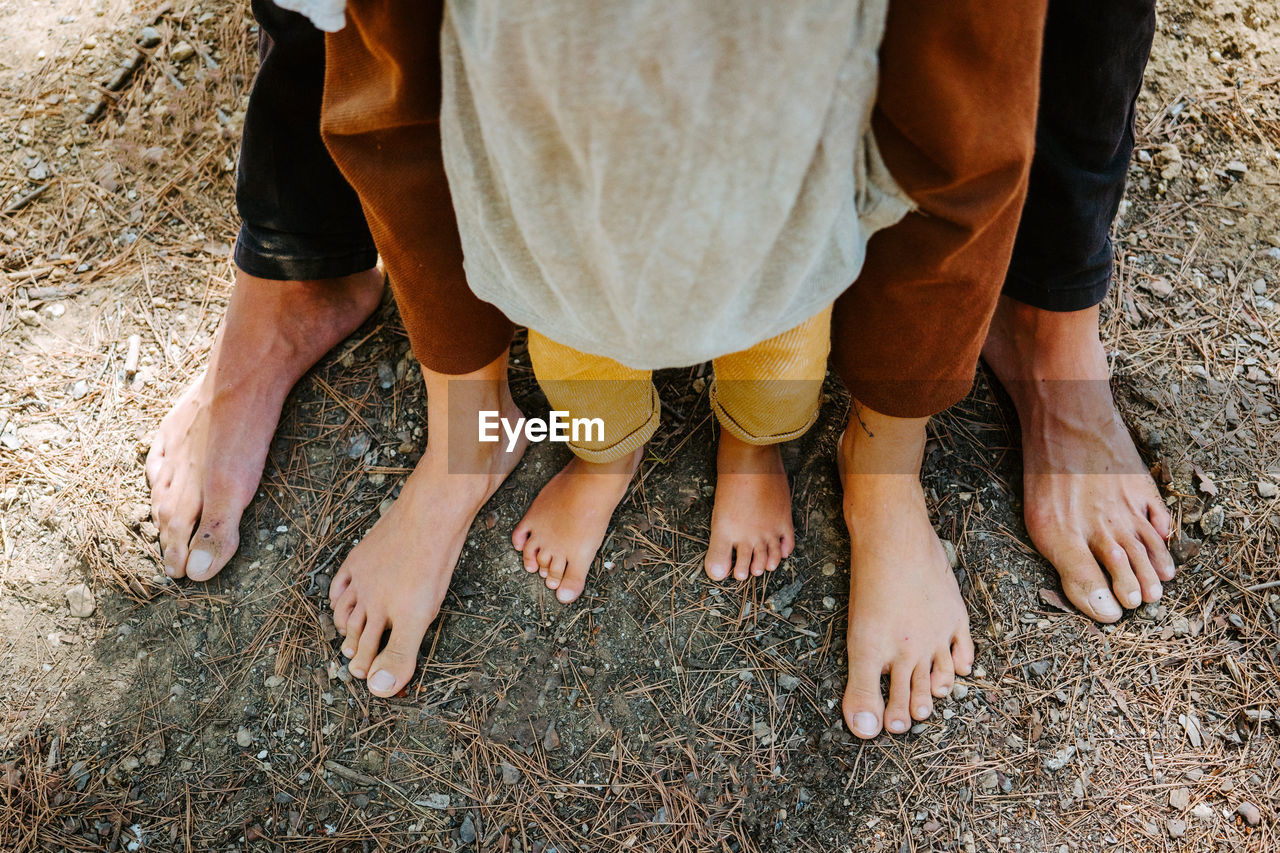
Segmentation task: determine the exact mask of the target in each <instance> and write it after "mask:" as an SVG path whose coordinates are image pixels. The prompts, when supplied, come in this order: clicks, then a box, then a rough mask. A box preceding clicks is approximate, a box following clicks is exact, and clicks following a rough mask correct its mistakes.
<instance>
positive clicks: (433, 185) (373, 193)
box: [321, 0, 524, 696]
mask: <svg viewBox="0 0 1280 853" xmlns="http://www.w3.org/2000/svg"><path fill="white" fill-rule="evenodd" d="M442 7H443V4H442V3H441V2H420V0H395V2H392V0H363V2H350V3H348V23H347V26H346V28H344V29H343V30H342V31H340V32H338V33H335V34H333V35H330V36H329V38H328V40H327V45H326V47H327V53H326V56H327V59H328V69H329V78H328V79H327V80H326V86H325V102H324V109H323V116H322V121H321V124H322V128H323V134H324V139H325V143H326V145H327V146H328V148H329V150H330V152H331V153H332V154H333V157H334V161H335V162H336V163H337V164H338V166H339V168H340V169H341V170H342V173H343V174H344V175H345V176H346V178H347V180H349V181H350V182H351V185H352V186H353V187H355V188H356V190H357V192H358V193H359V195H360V199H361V203H362V205H363V207H364V211H365V216H366V219H367V221H368V222H369V226H370V229H371V231H372V232H373V236H374V240H375V242H376V244H377V246H378V249H379V252H380V253H381V255H382V258H383V263H384V264H385V266H386V269H387V274H388V277H389V278H390V281H391V287H392V290H393V291H394V292H395V295H396V301H397V303H398V305H399V308H400V315H401V317H402V318H403V320H404V324H405V328H406V330H407V331H408V333H409V340H410V343H411V344H412V345H413V350H414V353H415V355H416V356H417V357H418V360H419V362H420V363H421V364H422V368H423V376H424V379H425V382H426V387H427V449H426V451H425V452H424V454H423V457H422V459H421V460H420V461H419V463H418V465H417V467H416V468H415V469H414V472H413V473H412V474H411V475H410V476H409V478H408V480H406V481H405V484H404V488H403V489H402V490H401V492H400V496H399V498H397V499H396V502H395V504H394V505H393V506H392V507H391V509H390V510H389V511H388V512H387V513H386V514H385V515H383V516H382V518H381V519H379V520H378V522H377V523H376V524H375V525H374V527H373V529H372V530H371V531H370V532H369V534H368V535H367V536H366V537H365V538H364V540H363V541H361V542H360V544H359V545H358V546H357V547H356V548H355V549H354V550H353V551H352V552H351V554H350V555H349V556H348V557H347V559H346V561H345V562H344V563H343V564H342V566H341V568H340V569H339V570H338V572H337V574H336V575H335V576H334V579H333V583H332V584H331V585H330V589H329V596H330V599H331V600H332V602H333V607H334V624H335V625H336V626H337V627H338V630H339V631H341V632H342V633H343V634H344V635H345V637H346V642H345V644H344V647H343V648H344V652H345V653H346V654H347V655H348V656H349V657H350V658H351V663H350V670H351V673H352V674H353V675H355V676H356V677H358V678H367V679H368V684H369V689H370V690H371V691H372V692H373V693H374V694H376V695H379V696H391V695H394V694H396V693H397V692H399V691H400V690H401V688H403V687H404V685H405V684H407V683H408V681H409V678H410V677H411V676H412V675H413V670H414V666H415V664H416V662H417V655H418V648H419V646H420V645H421V643H422V638H423V636H424V635H425V633H426V630H427V628H428V627H429V626H430V624H431V622H432V621H433V620H434V619H435V617H436V615H437V614H438V613H439V610H440V605H441V603H442V602H443V600H444V595H445V592H446V591H447V589H448V585H449V580H450V579H451V577H452V575H453V569H454V567H455V565H456V564H457V561H458V557H459V556H460V554H461V552H462V546H463V544H464V543H465V541H466V535H467V532H468V530H469V529H470V526H471V523H472V521H474V519H475V517H476V514H477V513H478V512H479V511H480V508H481V507H482V506H483V505H484V504H485V502H486V501H487V500H488V499H489V497H490V496H491V495H492V494H493V493H494V492H495V491H496V490H497V488H498V486H499V485H500V484H501V483H502V481H503V480H504V479H505V478H506V476H507V474H509V473H510V471H511V470H512V468H514V466H515V464H516V462H517V461H518V459H519V457H520V455H521V454H522V453H523V452H524V444H523V442H522V443H521V444H519V445H518V446H517V447H516V448H514V449H513V451H511V452H506V451H505V445H504V444H503V443H500V442H499V443H483V442H481V441H480V440H479V431H478V419H479V413H480V412H481V411H484V410H490V411H496V412H499V413H500V414H501V416H503V417H506V418H508V419H511V420H515V419H517V418H519V417H520V412H519V410H518V409H517V408H516V405H515V403H514V401H512V399H511V394H510V391H509V389H508V387H507V375H506V364H507V361H506V359H507V347H508V346H509V344H510V340H511V333H512V326H511V324H510V322H508V321H507V319H506V318H505V317H503V316H502V314H501V313H500V312H499V311H498V310H497V309H496V308H494V307H493V306H492V305H489V304H487V303H484V302H481V301H480V300H479V299H477V298H476V297H475V296H474V295H473V294H472V292H471V290H470V289H469V288H468V287H467V284H466V278H465V275H464V273H463V269H462V246H461V243H460V239H459V236H458V231H457V223H456V221H455V219H454V214H453V205H452V202H451V200H450V197H449V188H448V183H447V181H446V178H445V173H444V165H443V160H442V158H441V153H440V125H439V115H440V95H441V90H440V54H439V44H440V22H441V17H442ZM387 631H389V632H390V635H389V637H388V638H387V640H386V641H385V643H384V642H383V635H384V633H386V632H387Z"/></svg>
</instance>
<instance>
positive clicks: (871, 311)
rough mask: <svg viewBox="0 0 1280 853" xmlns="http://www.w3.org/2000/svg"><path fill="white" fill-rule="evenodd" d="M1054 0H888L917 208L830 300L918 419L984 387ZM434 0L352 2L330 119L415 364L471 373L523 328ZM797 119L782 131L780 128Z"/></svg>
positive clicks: (884, 88)
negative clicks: (463, 239)
mask: <svg viewBox="0 0 1280 853" xmlns="http://www.w3.org/2000/svg"><path fill="white" fill-rule="evenodd" d="M1046 2H1047V0H987V2H980V0H955V2H948V3H933V2H929V0H892V2H891V4H890V7H889V20H888V26H887V28H886V31H885V38H884V43H883V45H882V46H881V51H880V55H881V79H880V92H879V101H878V105H877V108H876V113H875V117H874V126H875V131H876V139H877V142H878V144H879V146H880V149H881V152H882V154H883V156H884V158H885V160H886V162H887V163H888V165H889V168H890V170H891V171H892V172H893V175H894V177H895V178H896V179H897V180H898V182H899V184H901V186H902V187H903V189H905V190H906V192H907V193H908V194H909V195H910V196H911V197H912V199H913V200H914V201H915V202H916V204H917V205H918V209H917V210H916V211H915V212H913V213H911V214H908V216H907V217H906V218H905V219H904V220H903V221H902V222H900V223H899V224H897V225H895V226H893V227H892V228H888V229H885V230H884V231H881V232H880V233H878V234H877V235H875V236H874V237H873V238H872V239H871V242H870V244H869V246H868V250H867V259H866V264H865V266H864V267H863V270H862V273H861V275H859V277H858V280H857V281H855V282H853V283H852V286H851V287H850V288H849V290H848V291H846V292H845V293H844V294H843V295H842V296H841V297H840V298H839V299H838V300H837V301H836V304H835V309H834V315H833V321H832V344H833V350H832V363H833V366H834V367H835V369H836V370H837V372H838V373H839V374H840V375H841V377H842V378H843V379H844V381H845V383H846V384H847V385H848V387H849V390H850V392H851V393H852V394H853V395H854V396H855V397H856V398H858V399H859V400H860V401H861V402H862V403H864V404H866V405H867V406H870V407H871V408H872V409H874V410H876V411H878V412H881V413H883V414H886V415H891V416H896V417H923V416H926V415H930V414H934V413H936V412H939V411H941V410H942V409H945V408H946V407H947V406H950V405H951V404H953V403H955V402H956V401H957V400H959V399H960V398H961V397H963V396H964V395H965V393H967V392H968V389H969V387H970V386H971V384H972V382H973V375H974V371H975V369H976V366H977V359H978V353H979V351H980V350H981V347H982V342H983V339H984V338H985V337H986V332H987V327H988V325H989V323H990V320H991V315H992V313H993V311H994V309H995V304H996V300H997V298H998V297H999V295H1000V289H1001V286H1002V284H1003V282H1004V276H1005V271H1006V268H1007V267H1008V262H1009V256H1010V253H1011V252H1012V247H1013V239H1014V236H1015V234H1016V232H1017V226H1018V218H1019V214H1020V212H1021V208H1022V201H1023V199H1024V197H1025V195H1026V187H1027V175H1028V170H1029V168H1030V163H1031V157H1032V153H1033V151H1034V147H1035V120H1036V105H1037V93H1038V85H1039V68H1040V45H1041V38H1042V34H1043V29H1044V21H1045V6H1046ZM442 7H443V3H442V2H439V0H431V2H423V0H349V2H348V5H347V15H348V26H347V27H346V28H345V29H343V30H342V31H340V32H338V33H335V34H332V35H330V36H329V37H328V42H327V57H326V61H327V63H328V66H327V68H328V72H327V73H328V76H327V77H326V81H325V99H324V109H323V115H322V129H323V133H324V138H325V142H326V144H327V145H328V146H329V149H330V151H331V153H332V154H333V157H334V160H335V161H336V162H337V164H338V166H339V168H340V169H341V170H342V172H343V174H344V175H345V176H346V178H347V180H348V181H350V182H351V184H352V186H354V187H355V188H356V191H357V192H358V193H359V194H360V197H361V203H362V204H363V205H364V208H365V215H366V218H367V219H368V221H369V225H370V228H371V230H372V232H373V236H374V240H375V242H376V243H377V246H378V250H379V252H380V253H381V254H382V257H383V262H384V264H385V265H386V267H387V272H388V274H389V276H390V278H391V282H392V287H393V289H394V290H395V294H396V299H397V302H398V303H399V305H400V311H401V315H402V316H403V318H404V321H405V326H406V328H407V329H408V331H409V337H410V341H411V342H412V344H413V347H414V351H415V352H416V353H417V355H418V358H419V360H420V361H421V362H422V363H423V364H424V365H425V366H427V367H428V368H430V369H433V370H437V371H439V372H443V373H463V372H468V371H470V370H474V369H477V368H478V367H480V366H482V365H484V364H487V363H488V362H490V361H492V360H493V359H494V358H497V357H498V356H499V355H500V354H501V353H502V351H503V349H504V348H505V346H506V345H507V342H508V340H509V339H510V335H511V324H510V323H509V321H507V320H506V318H505V317H503V316H502V314H501V313H500V312H499V311H498V310H497V309H496V308H494V307H493V306H491V305H489V304H488V303H485V302H482V301H480V300H479V299H477V298H476V297H475V296H474V295H473V294H472V293H471V291H470V290H469V289H468V288H467V286H466V281H465V276H464V274H463V271H462V251H461V247H460V244H459V238H458V234H457V226H456V224H455V222H454V217H453V210H452V206H451V204H450V201H449V191H448V184H447V181H446V178H445V173H444V165H443V162H442V158H441V154H440V132H439V108H440V54H439V34H440V32H439V31H440V20H441V17H442V14H441V10H442ZM783 130H785V129H783Z"/></svg>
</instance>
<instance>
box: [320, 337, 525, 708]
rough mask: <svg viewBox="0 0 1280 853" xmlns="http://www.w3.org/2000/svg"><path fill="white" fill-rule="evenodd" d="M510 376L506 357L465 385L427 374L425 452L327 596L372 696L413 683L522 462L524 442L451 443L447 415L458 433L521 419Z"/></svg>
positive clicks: (466, 439) (345, 649) (354, 669)
mask: <svg viewBox="0 0 1280 853" xmlns="http://www.w3.org/2000/svg"><path fill="white" fill-rule="evenodd" d="M506 368H507V361H506V357H505V356H504V357H503V358H501V359H499V360H498V361H496V362H494V363H493V364H491V365H489V366H487V367H485V368H483V369H482V370H481V371H478V372H477V373H472V374H468V375H466V376H463V377H446V376H443V375H442V374H438V373H426V372H425V371H424V373H425V374H426V378H427V450H426V452H425V453H424V454H423V456H422V459H421V460H420V461H419V462H418V465H417V467H415V468H414V470H413V473H412V474H410V475H409V479H408V480H406V481H405V484H404V488H403V489H402V490H401V491H400V496H399V497H398V498H397V499H396V501H395V503H394V504H392V505H391V508H390V509H389V510H388V511H387V512H386V514H385V515H383V516H382V518H380V519H378V522H377V523H376V524H375V525H374V526H373V528H372V529H371V530H370V531H369V533H368V534H367V535H366V536H365V537H364V539H363V540H361V542H360V544H359V545H357V546H356V547H355V548H354V549H353V550H352V551H351V553H350V554H349V555H348V556H347V559H346V561H345V562H343V564H342V567H341V568H340V569H338V573H337V574H336V575H335V576H334V578H333V583H332V584H330V586H329V599H330V601H331V602H332V604H333V623H334V626H335V627H336V628H337V629H338V631H339V633H341V634H342V635H343V637H344V638H345V641H344V642H343V645H342V653H343V654H344V655H346V656H347V657H348V658H350V659H351V662H350V664H349V666H348V668H349V669H350V671H351V674H352V675H354V676H355V677H356V678H367V679H368V685H369V691H370V692H371V693H373V694H374V695H375V696H394V695H395V694H397V693H399V692H400V690H401V689H402V688H403V687H404V686H405V685H406V684H407V683H408V682H409V679H410V678H411V677H412V676H413V670H414V667H415V666H416V664H417V661H418V647H419V646H420V645H421V644H422V638H423V637H424V636H425V635H426V632H427V629H428V628H429V627H430V626H431V623H432V622H434V621H435V618H436V616H437V615H438V614H439V612H440V605H441V603H442V602H443V601H444V596H445V593H446V592H447V591H448V589H449V581H450V580H451V579H452V577H453V570H454V568H455V567H456V566H457V563H458V557H459V556H460V555H461V553H462V546H463V544H464V543H465V542H466V539H467V532H468V531H469V530H470V529H471V523H472V522H473V521H474V520H475V517H476V515H477V514H478V513H479V511H480V508H481V507H482V506H484V504H485V503H486V502H487V501H488V500H489V498H490V497H492V496H493V493H494V492H495V491H497V489H498V487H499V486H500V485H501V484H502V482H503V481H504V480H505V479H506V478H507V475H508V474H510V473H511V470H512V469H513V468H514V467H515V465H516V462H518V461H519V459H520V456H521V455H522V454H523V453H524V449H525V445H526V442H524V441H521V442H520V443H519V444H518V445H517V446H516V447H515V448H513V449H512V451H511V452H506V451H505V449H504V448H503V447H502V446H501V445H499V444H480V443H478V442H477V441H476V437H475V435H474V434H471V435H461V436H457V437H456V439H455V440H454V441H452V442H451V439H450V434H449V431H448V424H449V414H453V415H454V417H455V421H454V422H455V423H475V421H476V418H475V417H474V416H473V417H465V416H463V415H461V414H460V412H463V411H464V410H465V411H475V412H477V413H478V412H479V411H480V410H484V409H492V410H494V411H501V412H502V416H503V417H506V418H508V419H510V420H511V421H515V420H517V419H518V418H519V417H520V411H519V409H517V408H516V405H515V403H514V402H513V401H512V400H511V395H510V392H509V391H508V388H507V384H506ZM454 379H460V380H462V381H456V382H455V381H451V380H454ZM451 391H452V392H453V393H452V397H450V392H451ZM386 632H390V634H389V635H388V637H387V639H386V642H385V643H384V642H383V634H384V633H386Z"/></svg>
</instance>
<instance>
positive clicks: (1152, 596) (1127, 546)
mask: <svg viewBox="0 0 1280 853" xmlns="http://www.w3.org/2000/svg"><path fill="white" fill-rule="evenodd" d="M1121 547H1123V548H1124V552H1125V555H1126V556H1128V558H1129V566H1130V568H1132V569H1133V574H1134V577H1136V578H1137V579H1138V587H1139V589H1141V591H1142V600H1143V601H1144V602H1146V603H1148V604H1150V603H1151V602H1153V601H1159V600H1160V596H1161V595H1163V594H1164V585H1163V584H1161V583H1160V577H1159V575H1157V574H1156V568H1155V566H1154V565H1152V563H1151V557H1150V555H1148V554H1147V546H1146V543H1144V542H1143V541H1142V540H1141V539H1139V538H1138V537H1137V536H1130V537H1127V538H1124V539H1122V540H1121Z"/></svg>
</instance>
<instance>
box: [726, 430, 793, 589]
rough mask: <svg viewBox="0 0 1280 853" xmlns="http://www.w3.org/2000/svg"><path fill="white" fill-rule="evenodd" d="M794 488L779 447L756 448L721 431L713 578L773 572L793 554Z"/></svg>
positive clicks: (742, 576) (744, 578)
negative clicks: (789, 481) (792, 493)
mask: <svg viewBox="0 0 1280 853" xmlns="http://www.w3.org/2000/svg"><path fill="white" fill-rule="evenodd" d="M794 547H795V528H794V526H793V525H792V523H791V487H790V484H789V483H788V482H787V472H786V470H784V469H783V467H782V455H781V454H780V453H779V452H778V445H776V444H768V445H754V444H747V443H746V442H744V441H742V440H740V439H738V438H736V437H734V436H733V434H732V433H730V432H729V431H728V430H723V429H722V430H721V431H720V447H719V449H718V450H717V451H716V501H715V506H714V507H713V508H712V510H711V543H710V545H709V546H708V547H707V560H706V570H707V576H708V577H709V578H711V579H712V580H717V581H722V580H724V579H725V578H727V577H728V576H729V572H730V568H732V571H733V576H734V577H735V578H737V579H738V580H740V581H743V580H746V579H747V577H748V576H749V575H755V576H756V577H760V576H761V575H763V574H764V573H765V572H766V571H769V572H771V571H773V570H774V569H776V568H778V564H779V563H781V562H782V561H783V560H785V559H786V558H787V557H789V556H790V555H791V550H792V548H794Z"/></svg>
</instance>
